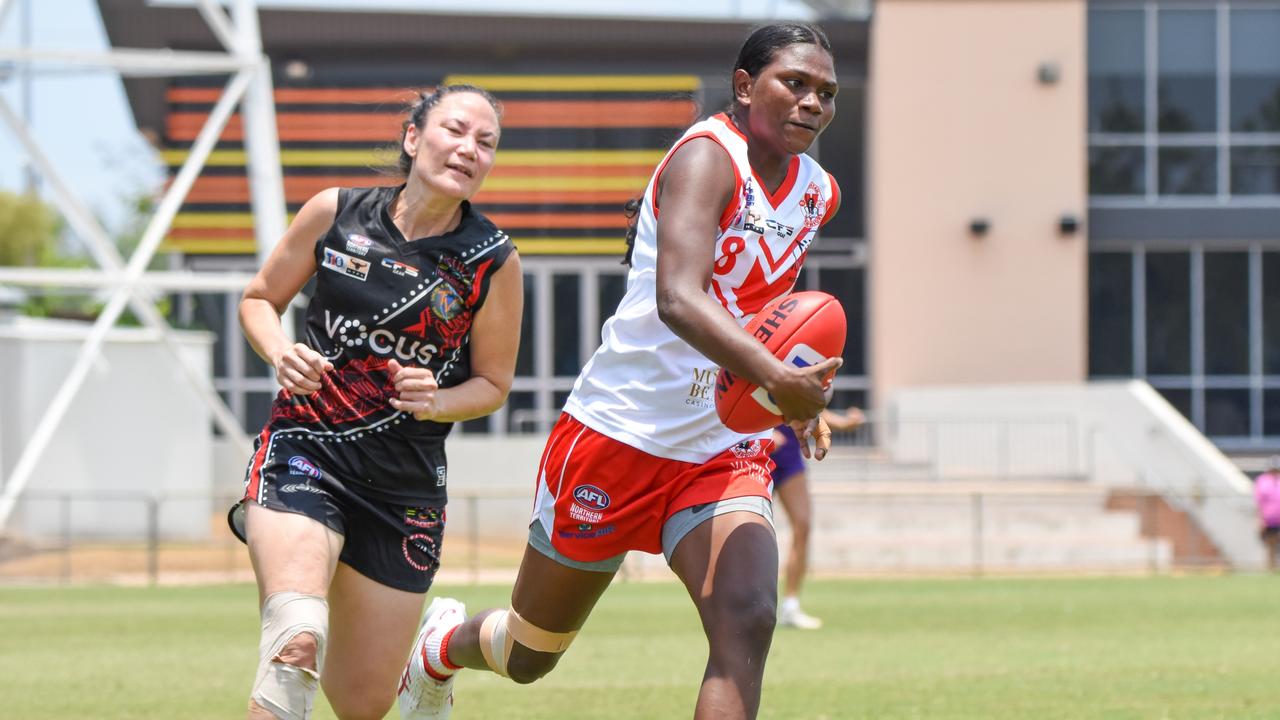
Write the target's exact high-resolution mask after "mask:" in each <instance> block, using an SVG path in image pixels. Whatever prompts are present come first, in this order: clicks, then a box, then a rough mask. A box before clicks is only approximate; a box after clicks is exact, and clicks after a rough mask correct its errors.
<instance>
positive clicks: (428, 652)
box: [422, 631, 457, 677]
mask: <svg viewBox="0 0 1280 720" xmlns="http://www.w3.org/2000/svg"><path fill="white" fill-rule="evenodd" d="M452 634H453V633H452V632H451V631H446V632H438V633H432V634H430V635H428V636H427V638H426V642H424V643H423V644H422V645H423V648H422V659H423V660H425V661H426V666H427V667H428V668H430V670H431V672H433V673H435V674H436V675H439V676H442V677H449V676H450V675H452V674H454V673H455V672H457V669H456V668H452V667H449V666H448V665H447V664H445V662H444V660H443V659H442V658H441V657H440V645H441V641H442V640H444V638H445V636H446V635H452Z"/></svg>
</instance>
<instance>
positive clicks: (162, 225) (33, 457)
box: [0, 71, 252, 530]
mask: <svg viewBox="0 0 1280 720" xmlns="http://www.w3.org/2000/svg"><path fill="white" fill-rule="evenodd" d="M251 78H252V75H251V72H250V71H241V72H238V73H236V75H235V77H233V78H232V79H231V81H230V82H229V83H228V84H227V87H226V89H225V90H224V91H223V93H222V97H221V98H219V99H218V102H217V104H216V105H214V107H213V110H212V111H211V112H210V113H209V118H208V120H206V121H205V124H204V127H203V128H201V130H200V134H199V135H198V136H197V137H196V140H195V142H194V143H193V144H192V146H191V154H190V155H189V156H188V157H187V160H186V162H185V163H183V165H182V169H181V170H180V171H179V172H178V175H177V177H175V178H174V180H173V184H172V185H170V186H169V189H168V191H166V192H165V195H164V198H163V199H161V201H160V204H159V206H158V207H157V208H156V212H155V214H154V215H153V216H152V217H151V221H150V222H149V223H148V224H147V227H146V230H144V231H143V233H142V240H141V242H140V243H139V244H138V248H137V250H135V251H134V253H133V257H132V258H130V260H129V264H128V266H127V267H126V268H125V275H126V279H127V281H128V282H129V285H126V286H123V287H121V288H119V289H117V290H116V291H115V293H114V294H113V295H112V296H111V299H110V300H109V301H108V302H107V306H106V307H105V308H104V309H103V311H102V314H101V315H99V316H98V319H97V320H96V321H95V322H94V324H93V327H92V328H91V329H90V330H89V335H88V337H86V338H85V341H84V344H83V345H82V346H81V347H80V353H79V355H78V356H77V357H76V362H75V365H74V366H72V368H71V372H70V373H68V375H67V378H66V380H64V381H63V383H62V387H60V388H59V389H58V392H57V394H55V395H54V397H53V400H52V401H51V402H50V403H49V407H48V408H47V409H46V410H45V413H44V415H43V416H42V417H41V418H40V422H39V423H38V424H37V425H36V428H35V430H34V431H33V432H32V434H31V439H30V440H29V441H28V442H27V446H26V447H25V448H23V451H22V455H21V457H19V458H18V463H17V465H16V466H14V469H13V473H12V474H11V475H10V476H9V480H8V481H7V482H6V483H5V485H4V490H3V494H0V530H3V529H4V527H5V526H6V524H7V523H8V521H9V516H10V515H11V514H12V513H13V509H14V506H15V504H16V503H17V498H18V496H19V495H20V494H21V493H22V491H23V490H24V489H25V488H26V485H27V483H28V482H29V481H30V479H31V475H32V473H33V472H34V471H35V466H36V463H37V462H38V461H39V459H40V456H41V455H42V454H43V453H44V450H45V448H46V447H47V446H48V444H49V442H50V440H52V438H53V432H54V430H56V429H57V426H58V424H59V423H60V422H61V421H62V418H63V417H64V416H65V415H66V413H67V411H68V410H69V409H70V408H71V402H72V401H73V400H74V399H75V396H76V394H77V393H78V392H79V390H80V387H81V386H82V385H83V384H84V381H85V378H86V377H87V376H88V373H89V367H90V365H92V363H93V361H94V360H95V359H96V358H97V354H98V349H99V348H100V347H101V346H102V341H103V340H104V339H106V336H107V333H108V332H109V331H110V329H111V327H112V326H114V325H115V322H116V319H117V318H119V317H120V313H121V312H122V311H123V310H124V306H125V303H126V302H127V301H128V298H129V296H130V295H131V292H132V284H133V283H135V282H136V281H137V279H138V278H139V277H140V276H141V275H142V273H143V271H144V270H145V269H146V266H147V263H149V262H150V261H151V256H152V255H153V254H154V253H155V251H156V248H158V247H159V246H160V241H161V240H162V239H163V238H164V234H165V232H166V231H167V230H168V228H169V225H170V223H172V222H173V216H174V215H176V214H177V212H178V209H179V208H180V207H181V206H182V201H183V199H185V198H186V195H187V192H188V191H189V190H190V189H191V185H192V183H194V182H195V179H196V176H197V175H198V174H199V173H200V169H201V168H202V167H203V166H204V162H205V159H206V158H208V156H209V153H210V151H212V150H213V147H214V145H215V144H216V143H217V141H218V136H219V135H221V134H222V129H223V127H224V126H225V125H226V123H227V120H228V119H229V118H230V117H231V111H232V110H233V109H234V108H235V104H236V103H237V102H239V100H240V98H241V96H243V95H244V92H245V90H246V89H247V88H248V84H249V81H250V79H251Z"/></svg>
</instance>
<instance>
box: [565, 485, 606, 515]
mask: <svg viewBox="0 0 1280 720" xmlns="http://www.w3.org/2000/svg"><path fill="white" fill-rule="evenodd" d="M573 499H574V500H575V501H576V502H577V503H578V504H580V505H582V506H583V507H586V508H591V509H592V510H604V509H605V508H607V507H609V494H608V493H606V492H605V491H603V490H601V489H600V488H598V487H596V486H595V485H579V486H578V487H576V488H574V489H573Z"/></svg>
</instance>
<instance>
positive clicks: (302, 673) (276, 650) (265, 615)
mask: <svg viewBox="0 0 1280 720" xmlns="http://www.w3.org/2000/svg"><path fill="white" fill-rule="evenodd" d="M328 632H329V603H327V602H325V599H324V598H322V597H319V596H316V595H303V594H302V593H296V592H281V593H275V594H273V595H271V596H270V597H268V598H267V601H266V603H265V604H263V606H262V639H261V640H260V641H259V643H258V675H257V677H256V678H255V679H254V682H253V693H252V694H251V695H250V697H252V698H253V701H254V702H256V703H258V705H259V706H261V707H262V708H263V709H264V710H267V711H270V712H271V713H272V714H274V715H275V716H276V717H278V718H281V720H306V718H309V717H311V706H312V704H313V703H314V702H315V697H316V690H318V689H319V688H320V669H321V668H323V667H324V646H325V638H326V636H327V635H328ZM301 633H311V635H313V636H315V639H316V669H315V670H311V669H309V668H302V667H298V666H296V665H290V664H288V663H285V662H281V661H280V660H278V659H277V658H278V657H279V655H280V652H281V651H282V650H284V646H285V645H287V644H288V643H289V641H290V640H292V639H294V638H295V637H297V636H298V635H299V634H301Z"/></svg>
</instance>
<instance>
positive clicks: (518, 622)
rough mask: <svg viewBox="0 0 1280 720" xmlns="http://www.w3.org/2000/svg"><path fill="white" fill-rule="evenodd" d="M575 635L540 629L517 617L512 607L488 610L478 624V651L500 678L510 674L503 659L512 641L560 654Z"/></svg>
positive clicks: (541, 650) (509, 654)
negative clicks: (496, 610)
mask: <svg viewBox="0 0 1280 720" xmlns="http://www.w3.org/2000/svg"><path fill="white" fill-rule="evenodd" d="M577 634H578V631H577V630H573V631H571V632H551V631H550V630H543V629H542V628H540V627H538V626H537V625H534V624H533V623H531V622H529V621H528V620H525V619H524V618H522V617H520V613H518V612H516V611H515V610H514V609H511V610H499V611H498V612H495V613H490V614H489V616H488V617H486V618H485V619H484V622H483V623H481V624H480V653H481V654H482V655H484V661H485V664H486V665H488V666H489V668H490V669H491V670H493V671H494V672H496V673H498V674H499V675H501V676H502V677H511V676H510V675H508V674H507V661H508V660H510V659H511V648H512V646H513V645H515V643H517V642H518V643H520V644H521V645H523V646H524V647H527V648H529V649H530V650H536V651H538V652H546V653H562V652H564V651H565V650H568V649H569V645H570V644H571V643H572V642H573V638H574V637H576V636H577Z"/></svg>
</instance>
